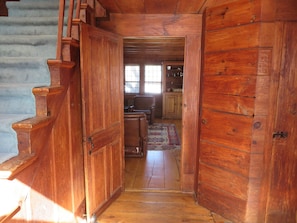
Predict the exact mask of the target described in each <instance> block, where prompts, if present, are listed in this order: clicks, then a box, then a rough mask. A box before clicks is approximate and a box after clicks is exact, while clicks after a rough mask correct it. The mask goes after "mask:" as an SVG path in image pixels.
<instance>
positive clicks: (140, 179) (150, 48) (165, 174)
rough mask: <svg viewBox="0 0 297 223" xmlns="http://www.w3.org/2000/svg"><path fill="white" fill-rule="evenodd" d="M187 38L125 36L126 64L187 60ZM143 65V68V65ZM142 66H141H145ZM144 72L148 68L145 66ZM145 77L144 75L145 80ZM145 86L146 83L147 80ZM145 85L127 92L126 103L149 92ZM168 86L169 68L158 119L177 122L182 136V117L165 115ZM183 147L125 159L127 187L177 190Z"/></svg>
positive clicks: (163, 77) (161, 95)
mask: <svg viewBox="0 0 297 223" xmlns="http://www.w3.org/2000/svg"><path fill="white" fill-rule="evenodd" d="M184 44H185V39H184V38H173V37H170V38H168V37H167V38H164V37H160V38H157V37H154V38H125V39H124V64H125V65H126V64H130V65H131V64H132V65H135V64H136V65H137V64H141V66H140V67H145V66H144V64H159V65H161V66H163V67H164V66H165V65H164V63H166V62H167V61H172V62H181V63H182V64H183V60H184ZM141 69H142V68H141ZM141 69H140V70H141ZM141 72H144V71H142V70H141ZM143 79H144V77H142V80H143ZM143 85H144V86H145V84H143ZM144 86H143V87H141V81H140V90H139V92H136V93H134V94H131V93H127V92H125V106H127V105H129V102H130V101H131V100H132V99H133V97H134V96H135V95H137V94H145V91H144V89H143V88H144ZM167 88H168V87H166V71H165V69H162V90H161V92H160V93H159V94H156V93H155V94H154V96H155V99H156V113H155V119H156V120H155V123H172V124H175V126H176V129H177V131H178V136H179V138H180V139H181V137H182V129H181V123H182V120H181V118H179V119H168V118H167V119H164V117H162V116H163V112H162V110H163V106H164V102H163V93H166V92H168V89H167ZM127 103H128V104H127ZM180 151H181V150H180V149H179V150H162V151H152V150H148V152H147V156H146V157H142V158H139V157H138V158H135V157H133V158H126V159H125V189H126V190H167V191H168V190H175V191H179V190H180V188H181V185H180V161H181V160H180V154H181V152H180Z"/></svg>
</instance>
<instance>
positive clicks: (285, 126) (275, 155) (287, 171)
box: [266, 22, 297, 223]
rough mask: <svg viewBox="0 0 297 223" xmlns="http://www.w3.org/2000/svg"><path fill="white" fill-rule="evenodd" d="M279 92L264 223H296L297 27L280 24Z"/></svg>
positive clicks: (293, 24) (294, 24)
mask: <svg viewBox="0 0 297 223" xmlns="http://www.w3.org/2000/svg"><path fill="white" fill-rule="evenodd" d="M278 27H279V34H280V36H281V39H280V42H281V44H280V49H279V50H277V54H278V55H279V58H281V60H280V63H279V64H280V72H279V74H280V76H279V90H278V96H277V110H276V121H275V125H274V131H275V132H274V137H273V148H272V159H271V164H272V165H271V178H270V192H269V193H268V206H267V219H266V222H269V223H277V222H286V223H295V222H296V221H297V186H296V185H297V148H296V146H297V71H296V65H297V51H296V49H297V40H296V36H297V26H296V23H294V22H291V23H290V22H288V23H279V25H278Z"/></svg>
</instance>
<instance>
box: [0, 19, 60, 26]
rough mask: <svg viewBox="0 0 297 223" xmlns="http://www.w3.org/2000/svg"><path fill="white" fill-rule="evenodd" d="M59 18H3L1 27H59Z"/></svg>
mask: <svg viewBox="0 0 297 223" xmlns="http://www.w3.org/2000/svg"><path fill="white" fill-rule="evenodd" d="M57 23H58V17H1V18H0V25H1V24H2V25H5V26H10V25H11V24H14V25H29V26H35V25H37V26H40V25H44V26H45V25H57Z"/></svg>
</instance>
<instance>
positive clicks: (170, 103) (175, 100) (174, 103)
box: [163, 93, 182, 119]
mask: <svg viewBox="0 0 297 223" xmlns="http://www.w3.org/2000/svg"><path fill="white" fill-rule="evenodd" d="M181 115H182V94H179V93H164V95H163V118H174V119H175V118H177V119H179V118H181V117H182V116H181Z"/></svg>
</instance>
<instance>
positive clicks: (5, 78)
mask: <svg viewBox="0 0 297 223" xmlns="http://www.w3.org/2000/svg"><path fill="white" fill-rule="evenodd" d="M17 70H18V68H12V69H7V70H6V71H5V72H4V71H1V68H0V82H1V83H43V85H49V83H50V78H49V76H48V73H47V72H48V71H44V70H42V69H40V72H38V71H36V70H35V69H26V68H24V69H23V71H22V73H21V74H20V73H19V72H18V71H17Z"/></svg>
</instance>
